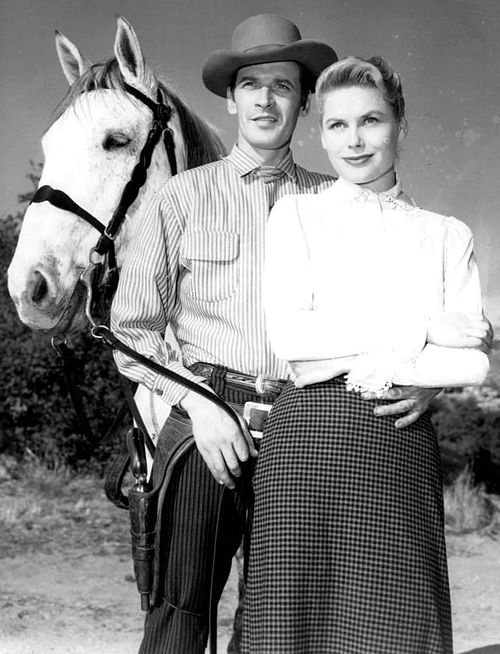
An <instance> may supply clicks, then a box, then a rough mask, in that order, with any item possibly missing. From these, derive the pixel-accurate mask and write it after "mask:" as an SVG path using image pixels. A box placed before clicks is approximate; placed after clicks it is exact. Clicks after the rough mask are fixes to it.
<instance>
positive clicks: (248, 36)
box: [231, 14, 302, 52]
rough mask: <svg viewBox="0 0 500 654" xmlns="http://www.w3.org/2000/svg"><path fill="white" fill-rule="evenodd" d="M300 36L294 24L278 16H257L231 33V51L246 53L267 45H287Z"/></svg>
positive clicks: (245, 21)
mask: <svg viewBox="0 0 500 654" xmlns="http://www.w3.org/2000/svg"><path fill="white" fill-rule="evenodd" d="M301 39H302V36H301V34H300V32H299V30H298V27H297V26H296V25H295V23H292V21H291V20H289V19H288V18H285V17H284V16H279V15H278V14H259V15H258V16H251V17H250V18H247V20H244V21H243V22H242V23H240V24H239V25H238V26H237V27H236V29H235V30H234V32H233V39H232V41H231V49H232V50H233V51H235V52H246V51H247V50H251V49H252V48H259V47H262V46H269V45H288V44H290V43H295V42H296V41H300V40H301Z"/></svg>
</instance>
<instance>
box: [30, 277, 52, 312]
mask: <svg viewBox="0 0 500 654" xmlns="http://www.w3.org/2000/svg"><path fill="white" fill-rule="evenodd" d="M33 275H34V279H33V285H32V291H31V301H32V302H33V303H34V304H39V303H40V302H41V301H42V300H43V299H44V297H45V296H46V295H47V293H48V291H49V287H48V285H47V280H46V279H45V277H44V276H43V275H42V273H40V272H38V271H35V272H34V273H33Z"/></svg>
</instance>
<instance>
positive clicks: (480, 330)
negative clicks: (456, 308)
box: [427, 311, 493, 354]
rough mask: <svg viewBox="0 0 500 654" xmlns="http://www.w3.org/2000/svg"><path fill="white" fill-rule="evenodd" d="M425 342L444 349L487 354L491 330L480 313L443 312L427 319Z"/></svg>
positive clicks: (489, 324)
mask: <svg viewBox="0 0 500 654" xmlns="http://www.w3.org/2000/svg"><path fill="white" fill-rule="evenodd" d="M427 342H428V343H433V344H434V345H441V346H444V347H470V348H474V349H476V350H481V352H484V353H485V354H489V353H490V352H491V346H492V343H493V328H492V326H491V323H490V321H489V320H488V319H487V318H485V317H484V316H483V315H482V314H481V313H455V312H446V311H444V312H443V313H439V314H436V315H435V316H433V317H432V318H430V319H429V324H428V327H427Z"/></svg>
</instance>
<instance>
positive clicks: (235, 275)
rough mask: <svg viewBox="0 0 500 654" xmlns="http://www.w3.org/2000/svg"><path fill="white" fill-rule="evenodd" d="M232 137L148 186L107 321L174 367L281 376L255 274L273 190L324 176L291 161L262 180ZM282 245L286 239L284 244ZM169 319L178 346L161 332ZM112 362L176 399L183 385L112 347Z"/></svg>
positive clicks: (319, 186)
mask: <svg viewBox="0 0 500 654" xmlns="http://www.w3.org/2000/svg"><path fill="white" fill-rule="evenodd" d="M258 165H259V164H258V163H257V162H255V161H254V160H253V159H252V158H251V157H249V156H248V155H247V154H246V153H244V152H243V151H242V150H240V149H239V148H238V147H237V146H234V148H233V150H232V151H231V153H230V154H229V155H228V156H227V157H225V158H224V159H221V160H219V161H216V162H214V163H210V164H207V165H205V166H201V167H199V168H194V169H192V170H188V171H185V172H183V173H181V174H179V175H177V176H175V177H173V178H172V179H170V180H168V181H167V182H166V184H165V185H164V186H163V187H162V189H161V190H160V191H159V192H158V193H156V195H155V197H154V198H153V200H152V201H151V204H150V206H149V207H148V209H147V211H146V213H145V215H144V217H143V218H142V219H141V226H140V230H138V233H137V235H136V238H135V241H134V244H133V246H132V248H131V253H130V256H128V257H127V260H126V262H125V264H124V266H123V269H122V273H121V277H120V283H119V285H118V290H117V293H116V296H115V299H114V302H113V308H112V314H111V326H112V329H113V331H114V332H115V333H116V335H117V336H118V338H119V339H121V340H123V341H124V342H125V343H127V344H128V345H129V346H131V347H133V348H135V349H136V350H137V351H139V352H141V353H142V354H144V355H145V356H148V357H150V358H152V359H154V360H155V361H158V362H159V363H162V364H163V365H167V364H168V367H169V368H170V369H172V370H174V371H175V372H177V373H179V374H181V375H183V376H184V377H187V378H189V379H192V380H194V381H199V380H200V378H199V377H196V376H195V375H193V374H192V373H191V372H190V371H189V370H187V369H186V367H187V366H189V365H191V364H193V363H195V362H197V361H206V362H209V363H215V364H219V365H224V366H227V367H229V368H233V369H235V370H238V371H240V372H243V373H245V374H249V375H259V374H260V375H265V376H266V377H274V378H281V379H283V378H286V377H287V376H288V368H287V364H286V363H284V362H283V361H280V360H279V359H278V358H277V357H276V356H275V355H274V354H273V352H272V350H271V347H270V345H269V341H268V339H267V336H266V329H265V323H264V312H263V308H262V288H261V277H262V267H263V262H264V240H265V227H266V222H267V219H268V217H269V210H270V206H271V205H272V204H273V203H274V201H275V200H277V199H278V198H280V197H282V196H284V195H289V194H298V193H317V192H318V191H320V190H323V189H324V188H325V187H326V186H328V185H330V184H331V183H332V181H333V178H332V177H329V176H328V175H323V174H320V173H311V172H308V171H307V170H305V169H303V168H301V167H300V166H298V165H296V164H295V163H294V162H293V159H292V155H291V153H290V152H288V154H287V155H286V156H285V158H284V159H283V160H282V161H281V163H280V164H279V167H280V168H281V169H282V170H283V172H284V175H283V177H282V178H281V179H279V180H278V181H276V182H272V183H264V182H263V181H262V180H261V179H259V178H258V177H257V176H256V175H255V173H254V171H255V169H256V168H258ZM284 245H285V244H284ZM168 325H170V327H171V329H172V331H173V333H174V334H175V337H176V339H177V341H178V344H179V348H180V354H179V353H178V352H176V351H175V349H174V348H172V346H171V345H170V344H169V343H168V342H167V341H166V340H165V338H164V335H165V332H166V329H167V326H168ZM115 358H116V363H117V365H118V367H119V369H120V371H121V372H122V373H123V374H124V375H126V376H127V377H129V378H130V379H133V380H135V381H138V382H140V383H142V384H144V385H145V386H147V387H148V388H149V389H150V390H152V391H153V392H155V393H157V394H158V395H161V396H162V397H163V399H164V400H165V401H166V402H168V403H169V404H176V403H177V402H179V401H180V400H181V399H182V398H183V397H184V395H185V394H186V392H187V391H186V390H185V389H184V388H182V387H180V386H179V385H178V384H176V383H174V382H171V381H169V380H168V379H166V378H165V377H164V376H161V375H157V374H156V373H154V372H152V371H150V370H148V369H146V368H145V367H144V366H142V365H141V364H138V363H136V362H135V361H133V360H132V359H130V358H129V357H126V356H124V355H123V354H120V353H117V354H116V355H115Z"/></svg>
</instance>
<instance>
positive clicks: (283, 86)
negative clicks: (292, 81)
mask: <svg viewBox="0 0 500 654" xmlns="http://www.w3.org/2000/svg"><path fill="white" fill-rule="evenodd" d="M276 86H277V87H278V88H279V89H280V91H290V87H289V85H288V84H284V83H283V82H280V83H279V84H277V85H276Z"/></svg>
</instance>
